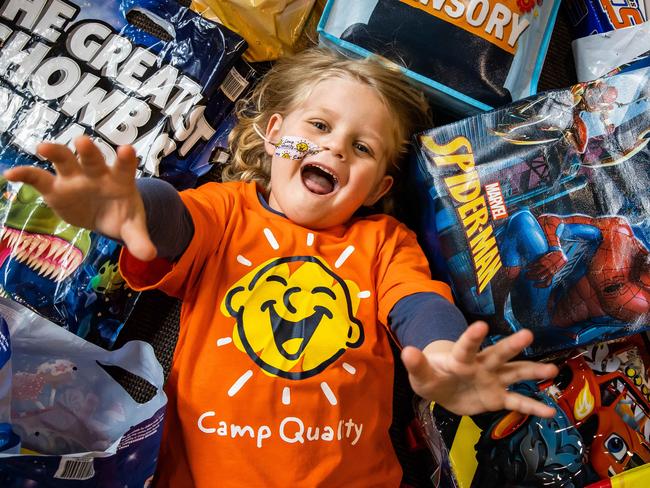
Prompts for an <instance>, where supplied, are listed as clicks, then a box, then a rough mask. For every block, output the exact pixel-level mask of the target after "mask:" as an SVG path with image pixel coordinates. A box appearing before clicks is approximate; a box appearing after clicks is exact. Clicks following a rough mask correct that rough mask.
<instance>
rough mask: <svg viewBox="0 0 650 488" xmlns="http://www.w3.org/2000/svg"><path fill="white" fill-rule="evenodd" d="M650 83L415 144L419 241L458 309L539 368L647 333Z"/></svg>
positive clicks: (515, 109)
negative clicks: (527, 337) (592, 346)
mask: <svg viewBox="0 0 650 488" xmlns="http://www.w3.org/2000/svg"><path fill="white" fill-rule="evenodd" d="M649 142H650V71H649V70H648V69H645V70H637V71H634V72H631V73H626V74H621V75H617V76H613V77H610V78H607V79H604V80H596V81H593V82H589V83H582V84H578V85H575V86H573V87H572V88H570V89H566V90H556V91H551V92H548V93H544V94H541V95H539V96H537V97H533V98H529V99H527V100H523V101H521V102H518V103H514V104H511V105H510V106H507V107H504V108H502V109H499V110H496V111H493V112H490V113H487V114H483V115H480V116H475V117H472V118H469V119H465V120H463V121H460V122H457V123H454V124H450V125H447V126H444V127H440V128H437V129H433V130H431V131H428V132H426V133H423V134H421V135H420V136H418V145H419V149H418V164H416V165H413V167H414V169H415V173H416V174H415V184H416V185H417V186H418V188H419V189H420V192H419V193H420V195H421V207H420V208H422V209H423V211H422V214H421V216H420V217H421V219H420V220H421V226H420V228H421V236H422V238H423V242H424V247H425V249H426V250H427V252H428V255H429V257H430V259H431V262H432V263H435V267H436V268H437V269H438V270H444V271H446V273H447V276H448V277H449V278H450V279H451V282H452V286H453V289H454V292H455V293H456V296H457V297H458V303H459V306H460V307H461V308H463V310H464V311H465V312H466V313H468V314H469V315H470V316H472V317H473V318H483V319H485V320H486V321H487V322H488V323H489V324H490V325H491V336H490V340H491V341H496V340H498V339H499V338H500V337H503V336H505V335H508V334H511V333H512V332H515V331H517V330H520V329H522V328H529V329H531V330H532V331H533V332H534V333H535V342H534V343H533V345H532V346H531V347H530V348H529V349H528V350H527V351H526V352H527V354H529V355H541V354H545V353H548V352H549V351H555V350H560V349H567V348H570V347H574V346H577V345H582V344H588V343H592V342H595V341H598V340H601V341H602V340H605V339H608V338H615V337H620V336H624V335H629V334H632V333H635V332H638V331H640V330H642V329H643V328H646V327H648V326H650V306H649V305H648V304H650V259H649V256H650V254H649V249H650V240H649V237H650V232H649V231H650V193H649V191H648V189H649V188H650V176H649V175H650V167H649V166H648V165H649V164H650V151H649V148H648V143H649Z"/></svg>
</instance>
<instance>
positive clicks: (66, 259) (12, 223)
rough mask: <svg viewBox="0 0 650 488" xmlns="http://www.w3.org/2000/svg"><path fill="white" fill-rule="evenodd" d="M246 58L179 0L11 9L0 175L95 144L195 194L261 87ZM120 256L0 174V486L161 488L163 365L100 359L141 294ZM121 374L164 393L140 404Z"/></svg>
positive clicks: (128, 349)
mask: <svg viewBox="0 0 650 488" xmlns="http://www.w3.org/2000/svg"><path fill="white" fill-rule="evenodd" d="M245 49H246V42H245V41H244V40H243V39H242V38H241V37H240V36H239V35H237V34H235V33H233V32H232V31H230V30H228V29H227V28H225V27H224V26H223V25H220V24H217V23H214V22H212V21H209V20H207V19H205V18H203V17H201V16H200V15H199V14H197V13H195V12H194V11H192V10H190V9H189V8H186V7H185V6H182V5H181V4H180V3H177V2H176V1H163V0H107V1H102V2H88V1H82V0H60V1H56V2H46V1H34V2H25V1H22V0H6V1H4V2H2V3H1V6H0V172H1V171H3V170H5V169H7V168H9V167H12V166H16V165H33V166H39V167H42V168H45V169H51V168H50V165H49V163H48V162H47V161H44V160H42V159H41V158H40V157H39V156H38V155H37V154H36V146H37V144H38V143H39V142H41V141H43V140H48V141H54V142H58V143H61V144H66V145H68V146H70V147H71V148H73V145H72V142H73V141H74V139H75V138H77V137H79V136H80V135H83V134H86V135H88V136H89V137H91V138H92V140H93V141H94V142H95V144H96V145H97V146H98V147H99V148H100V150H101V152H102V153H103V155H104V156H105V158H106V160H107V162H108V164H111V163H112V161H113V160H114V158H115V156H116V148H117V147H118V146H120V145H124V144H132V145H133V146H134V148H135V150H136V154H137V156H138V159H139V166H138V169H137V176H138V177H156V178H162V179H165V180H166V181H169V182H170V183H172V184H173V185H174V186H175V187H176V188H178V189H184V188H188V187H192V186H195V185H196V183H197V179H198V178H199V177H200V176H202V175H204V174H205V173H206V172H207V171H208V170H210V169H211V167H212V165H213V162H214V161H215V160H216V159H219V158H220V157H221V155H222V150H223V148H224V147H226V146H227V142H226V137H227V134H228V132H229V130H230V128H231V126H232V120H233V117H232V113H233V110H234V105H235V102H236V101H237V100H238V99H239V98H241V96H242V95H243V94H244V93H245V92H246V90H247V89H248V88H249V86H250V85H251V84H252V83H253V81H254V78H255V77H256V76H257V73H256V71H255V70H254V69H253V68H252V67H251V66H250V65H249V64H248V63H246V62H244V61H243V60H242V55H243V53H244V51H245ZM119 252H120V245H119V244H118V243H116V242H114V241H112V240H110V239H107V238H105V237H103V236H100V235H96V234H94V233H92V232H90V231H88V230H86V229H81V228H77V227H74V226H71V225H68V224H67V223H65V222H63V221H62V220H61V219H60V218H59V217H58V216H57V215H56V214H55V213H54V212H53V211H52V210H51V209H50V208H48V206H47V205H45V203H44V202H43V199H42V197H41V195H40V194H39V193H38V192H36V191H35V190H34V188H32V187H30V186H28V185H23V184H16V183H10V182H8V181H6V180H5V179H2V178H0V296H3V297H6V298H2V299H1V300H2V302H1V303H0V486H3V487H14V486H15V487H18V486H48V487H49V486H51V487H56V486H60V487H69V486H72V484H74V486H88V487H95V486H120V487H122V486H147V485H148V484H149V483H150V481H151V477H152V476H153V473H154V469H155V464H156V460H157V452H158V447H159V444H160V437H161V430H162V421H163V418H164V407H165V403H166V397H165V395H164V393H163V392H162V384H163V371H162V367H161V366H160V364H159V363H158V361H157V360H156V358H155V356H154V354H153V350H152V348H151V347H150V346H149V345H147V344H144V343H140V342H136V341H133V342H129V343H127V344H126V345H125V346H124V347H122V348H121V349H118V350H115V351H108V350H106V349H104V348H103V347H105V348H111V347H112V346H113V345H114V343H115V339H116V337H117V335H118V333H119V332H120V330H121V329H122V327H123V325H124V323H125V321H126V320H127V318H128V317H129V314H130V312H131V311H132V309H133V306H134V304H135V302H136V299H137V297H138V294H137V293H135V292H133V291H132V290H130V289H129V288H128V287H127V286H126V284H125V282H124V279H123V278H122V276H121V275H120V272H119V269H118V265H117V260H118V255H119ZM9 299H12V300H13V301H10V300H9ZM100 346H102V347H100ZM105 366H108V367H109V368H108V369H106V368H105ZM111 367H113V368H111ZM115 370H122V371H126V372H128V373H131V375H135V376H137V377H139V378H142V379H143V380H145V381H146V382H148V383H149V384H150V385H151V386H152V387H153V390H155V393H154V394H153V396H152V397H151V398H150V399H149V400H148V401H146V402H144V403H139V402H137V401H136V400H134V399H133V398H132V397H131V395H129V393H127V391H126V390H125V389H124V388H123V387H122V386H121V385H120V383H119V382H117V381H116V380H115V379H114V378H115V376H114V375H113V376H111V375H110V374H108V372H107V371H113V373H114V372H115ZM25 483H26V484H25Z"/></svg>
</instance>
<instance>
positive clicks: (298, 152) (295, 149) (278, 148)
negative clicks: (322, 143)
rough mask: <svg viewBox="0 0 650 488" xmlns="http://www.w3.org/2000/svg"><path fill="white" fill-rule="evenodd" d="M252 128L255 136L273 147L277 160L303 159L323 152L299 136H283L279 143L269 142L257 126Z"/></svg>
mask: <svg viewBox="0 0 650 488" xmlns="http://www.w3.org/2000/svg"><path fill="white" fill-rule="evenodd" d="M253 128H254V129H255V132H257V135H259V136H260V137H261V138H262V139H264V140H265V141H266V142H268V143H269V144H271V145H273V146H275V153H274V154H275V156H277V157H279V158H283V159H304V158H305V157H306V156H308V155H309V154H316V153H319V152H321V151H322V150H323V149H321V148H320V147H318V145H317V144H314V143H313V142H311V141H310V140H309V139H305V138H304V137H300V136H283V137H281V138H280V141H279V142H277V143H275V142H271V141H269V140H268V139H267V138H266V137H265V136H264V135H263V134H262V131H261V130H260V129H259V128H258V127H257V125H254V126H253Z"/></svg>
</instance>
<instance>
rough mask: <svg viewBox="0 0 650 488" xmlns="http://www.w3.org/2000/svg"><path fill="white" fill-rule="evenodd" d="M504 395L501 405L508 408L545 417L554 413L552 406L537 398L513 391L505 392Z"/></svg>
mask: <svg viewBox="0 0 650 488" xmlns="http://www.w3.org/2000/svg"><path fill="white" fill-rule="evenodd" d="M505 395H506V396H505V397H504V399H503V406H504V407H505V408H506V409H508V410H513V411H515V412H520V413H523V414H526V415H535V416H537V417H545V418H549V417H552V416H553V415H555V409H554V408H553V407H549V406H548V405H545V404H543V403H542V402H540V401H538V400H535V399H533V398H530V397H527V396H524V395H520V394H519V393H513V392H507V393H506V394H505Z"/></svg>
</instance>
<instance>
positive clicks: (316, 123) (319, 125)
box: [310, 120, 327, 130]
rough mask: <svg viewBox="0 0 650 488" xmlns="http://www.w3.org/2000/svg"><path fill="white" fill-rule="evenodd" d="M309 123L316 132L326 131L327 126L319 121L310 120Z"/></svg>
mask: <svg viewBox="0 0 650 488" xmlns="http://www.w3.org/2000/svg"><path fill="white" fill-rule="evenodd" d="M310 123H311V125H313V126H314V127H316V128H317V129H318V130H327V124H326V123H325V122H321V121H320V120H312V121H311V122H310Z"/></svg>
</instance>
